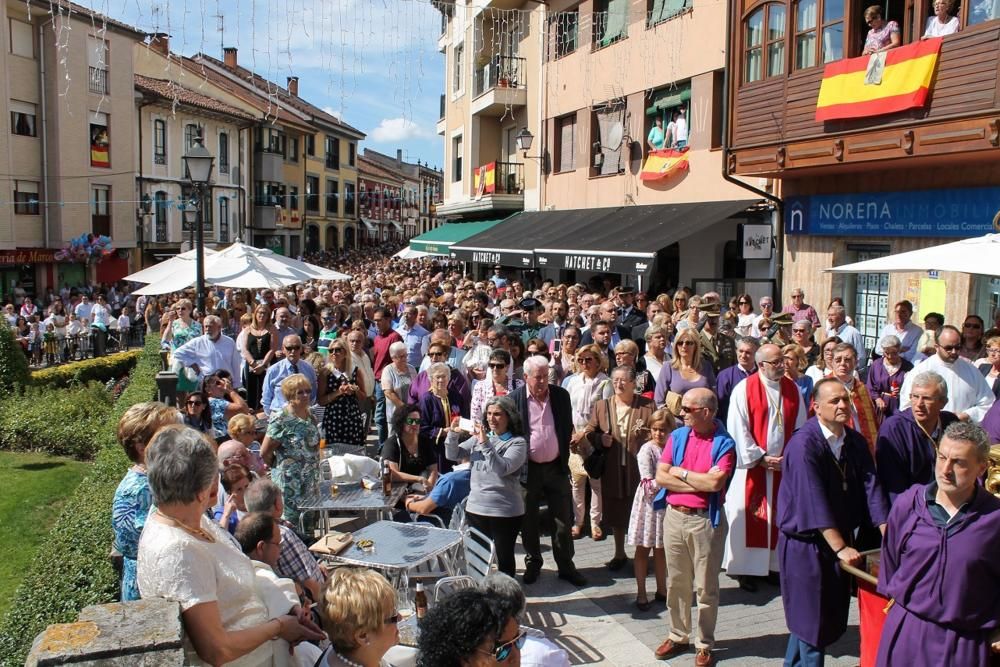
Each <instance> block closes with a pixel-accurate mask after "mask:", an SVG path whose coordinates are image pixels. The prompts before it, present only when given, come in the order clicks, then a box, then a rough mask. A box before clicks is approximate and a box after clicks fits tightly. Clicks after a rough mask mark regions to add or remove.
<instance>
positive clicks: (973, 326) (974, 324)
mask: <svg viewBox="0 0 1000 667" xmlns="http://www.w3.org/2000/svg"><path fill="white" fill-rule="evenodd" d="M962 328H963V329H982V328H983V325H982V324H979V323H978V322H966V323H965V324H963V325H962Z"/></svg>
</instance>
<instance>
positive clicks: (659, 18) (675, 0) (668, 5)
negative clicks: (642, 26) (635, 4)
mask: <svg viewBox="0 0 1000 667" xmlns="http://www.w3.org/2000/svg"><path fill="white" fill-rule="evenodd" d="M692 2H693V0H646V27H647V28H652V27H653V26H655V25H657V24H660V23H663V22H664V21H669V20H670V19H672V18H674V17H675V16H680V15H681V14H683V13H684V12H686V11H688V10H689V9H691V6H692Z"/></svg>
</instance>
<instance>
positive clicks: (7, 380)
mask: <svg viewBox="0 0 1000 667" xmlns="http://www.w3.org/2000/svg"><path fill="white" fill-rule="evenodd" d="M28 377H29V376H28V358H27V357H25V356H24V350H23V349H21V346H20V345H19V344H18V342H17V339H15V338H14V332H13V331H12V330H11V328H10V327H7V326H0V397H4V396H9V395H10V394H11V393H13V392H14V391H18V390H19V389H20V388H21V387H25V386H27V384H28Z"/></svg>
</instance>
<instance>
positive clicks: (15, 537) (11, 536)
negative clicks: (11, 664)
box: [0, 452, 90, 617]
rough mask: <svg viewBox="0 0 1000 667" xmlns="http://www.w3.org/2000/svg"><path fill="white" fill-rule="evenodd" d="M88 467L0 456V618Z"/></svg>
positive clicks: (67, 461) (64, 461) (34, 457)
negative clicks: (3, 536) (65, 502)
mask: <svg viewBox="0 0 1000 667" xmlns="http://www.w3.org/2000/svg"><path fill="white" fill-rule="evenodd" d="M89 467H90V464H88V463H84V462H81V461H74V460H73V459H64V458H58V457H55V456H48V455H46V454H20V453H13V452H0V535H6V536H7V537H6V538H5V539H3V540H0V617H2V616H3V615H4V614H5V613H6V611H7V607H8V606H9V605H10V601H11V598H12V597H13V595H14V591H15V590H16V589H17V586H18V584H20V583H21V577H22V575H23V574H24V571H25V570H26V569H27V567H28V564H29V563H30V562H31V561H32V559H33V558H34V557H35V552H36V551H37V549H38V547H39V546H40V545H41V543H42V541H43V540H44V539H45V538H46V536H47V535H48V533H49V529H50V528H51V527H52V524H53V522H55V520H56V518H57V517H58V516H59V509H60V506H61V505H62V503H63V501H64V500H65V499H66V498H67V497H68V496H69V495H70V494H71V493H73V491H74V490H75V489H76V487H77V485H79V483H80V480H82V479H83V476H84V474H86V472H87V469H88V468H89Z"/></svg>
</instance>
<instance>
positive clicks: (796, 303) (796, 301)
mask: <svg viewBox="0 0 1000 667" xmlns="http://www.w3.org/2000/svg"><path fill="white" fill-rule="evenodd" d="M791 298H792V302H791V303H790V304H788V305H787V306H785V307H784V308H783V309H782V310H781V312H783V313H791V314H792V322H793V323H794V322H798V321H799V320H809V321H810V322H812V325H813V329H819V326H820V321H819V313H817V312H816V309H815V308H813V307H812V306H810V305H809V304H808V303H806V293H805V292H804V291H803V290H802V288H801V287H796V288H795V289H793V290H792V293H791Z"/></svg>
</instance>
